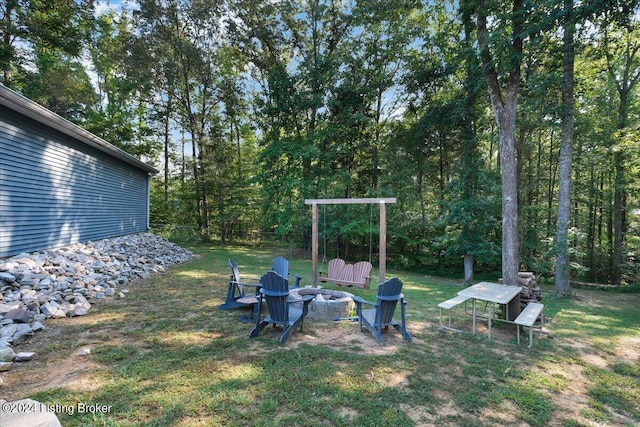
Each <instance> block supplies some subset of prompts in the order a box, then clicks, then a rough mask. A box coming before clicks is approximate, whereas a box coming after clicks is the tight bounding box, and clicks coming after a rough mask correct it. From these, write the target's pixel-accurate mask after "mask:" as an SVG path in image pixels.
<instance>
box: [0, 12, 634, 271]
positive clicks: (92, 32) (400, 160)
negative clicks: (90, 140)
mask: <svg viewBox="0 0 640 427" xmlns="http://www.w3.org/2000/svg"><path fill="white" fill-rule="evenodd" d="M480 15H482V16H484V17H485V18H488V19H485V21H484V23H485V25H486V26H487V28H484V30H485V32H484V33H482V35H484V36H485V37H486V38H484V39H481V40H479V39H478V35H479V34H481V33H480V32H479V31H478V29H479V25H480V22H481V21H480V20H479V19H478V17H479V16H480ZM639 22H640V10H639V7H638V1H637V0H633V1H632V0H628V1H615V0H598V1H591V2H578V3H575V4H574V2H573V1H572V0H565V1H564V2H563V1H557V0H556V1H551V0H538V1H528V0H515V1H500V0H478V1H471V0H459V1H437V0H434V1H429V0H425V1H417V0H387V1H378V0H370V1H355V0H343V1H340V0H307V1H303V0H298V1H294V0H279V1H278V0H273V1H266V0H265V1H251V0H192V1H185V0H138V1H136V2H130V3H128V2H119V1H112V2H110V3H109V2H96V1H92V0H5V1H3V2H2V4H1V5H0V28H1V29H2V48H1V49H0V67H1V71H2V76H1V77H0V78H1V81H2V83H3V84H4V85H6V86H8V87H10V88H12V89H14V90H16V91H18V92H20V93H22V94H23V95H25V96H27V97H28V98H30V99H32V100H34V101H36V102H38V103H40V104H42V105H44V106H45V107H47V108H49V109H50V110H52V111H54V112H56V113H57V114H59V115H61V116H63V117H65V118H67V119H68V120H70V121H72V122H74V123H76V124H78V125H80V126H82V127H84V128H85V129H87V130H89V131H91V132H93V133H94V134H96V135H98V136H100V137H102V138H103V139H105V140H107V141H109V142H111V143H113V144H115V145H117V146H118V147H120V148H122V149H123V150H125V151H127V152H129V153H131V154H133V155H135V156H137V157H139V158H141V159H142V160H145V161H147V162H149V163H151V164H153V165H155V166H156V167H157V168H158V169H159V170H160V173H159V174H158V175H157V176H156V177H154V178H153V181H152V192H151V222H152V224H154V226H158V227H162V228H163V229H164V230H169V231H170V232H174V233H178V232H181V231H182V232H183V231H184V230H192V231H193V233H194V235H196V236H197V238H198V239H203V240H207V239H209V240H211V239H213V240H219V241H222V242H228V241H238V240H246V239H252V238H255V236H259V237H260V238H261V239H265V238H268V239H274V240H277V241H285V242H287V243H288V244H290V245H291V246H292V247H295V248H305V249H308V245H309V236H310V228H311V215H310V211H309V207H308V206H307V205H305V204H304V200H305V199H308V198H343V197H396V198H397V203H396V204H394V205H391V207H390V208H389V209H388V213H387V220H388V233H389V235H388V241H387V255H388V261H387V264H388V265H390V266H394V267H397V268H406V269H411V270H417V271H430V272H448V274H453V275H458V276H459V275H460V274H461V272H462V257H463V256H468V257H472V258H473V259H474V260H475V270H476V272H477V273H490V272H493V273H495V272H496V271H499V270H500V266H501V252H502V239H501V228H502V223H503V222H502V211H501V185H502V184H501V173H502V170H501V158H500V155H499V150H500V145H501V140H500V138H499V129H498V125H497V123H496V118H495V116H494V110H493V108H492V100H491V99H490V97H489V96H488V95H489V92H488V91H487V89H488V87H487V81H488V79H487V78H485V77H486V76H487V70H488V65H487V64H488V63H487V62H484V65H483V59H484V58H485V57H484V56H483V53H485V52H484V51H483V49H482V46H483V43H484V46H488V48H487V51H488V49H491V53H492V55H493V56H492V58H491V63H490V64H491V71H495V75H496V76H497V78H496V80H495V81H496V82H498V83H500V84H507V81H508V80H509V78H511V77H513V76H514V73H509V70H510V67H512V66H513V64H515V63H517V65H518V73H517V75H516V79H517V88H518V90H517V91H516V94H517V116H516V117H517V118H516V122H515V129H514V138H513V142H514V147H513V148H514V159H515V177H514V182H516V183H517V217H518V219H519V221H518V222H517V234H518V236H517V237H518V241H519V246H518V247H517V252H518V254H517V256H518V259H519V261H518V262H519V265H518V267H519V268H520V269H521V270H527V271H534V272H536V273H537V274H538V275H540V276H543V277H544V276H546V277H553V276H554V268H555V266H554V263H555V260H556V250H557V245H556V235H557V229H556V225H557V224H556V223H557V222H558V199H559V196H558V189H559V188H560V185H561V183H562V182H563V180H564V183H565V184H567V185H568V187H567V188H570V189H571V199H570V205H569V209H570V221H569V224H568V227H567V231H568V247H567V253H568V255H569V260H570V263H569V265H570V268H571V277H572V279H575V280H583V281H589V282H598V283H613V284H630V283H638V282H640V263H638V255H639V253H638V251H639V250H640V101H639V99H638V86H637V83H638V80H639V79H640V25H639ZM569 24H570V25H571V26H570V27H569ZM567 28H571V29H572V32H571V33H567ZM566 34H571V35H572V41H571V43H569V44H568V43H567V39H566V37H565V38H564V40H563V36H564V35H566ZM514 41H515V42H514ZM480 42H482V43H480ZM514 46H516V47H517V48H518V49H515V50H514ZM567 46H571V49H572V51H571V52H573V53H574V55H575V56H574V58H573V60H574V64H575V73H574V76H573V77H572V79H573V88H572V90H574V92H573V93H575V98H572V101H571V103H572V104H573V108H572V109H571V110H570V111H569V113H567V110H566V109H564V107H563V105H566V103H564V104H563V100H565V101H566V99H567V98H565V97H564V95H563V93H566V91H565V92H563V90H564V89H563V67H564V70H565V71H566V67H565V65H566V58H567V52H568V51H569V50H568V48H567ZM511 69H512V68H511ZM565 76H566V73H565ZM493 107H494V108H495V105H494V106H493ZM567 116H569V117H570V118H571V120H572V125H571V139H570V141H569V142H570V148H571V151H570V153H571V155H570V156H569V157H568V158H569V161H570V165H571V168H570V169H569V172H570V173H569V176H568V177H564V176H562V174H561V167H560V164H561V152H560V146H561V134H562V126H563V123H567V121H566V120H565V119H566V117H567ZM564 135H565V136H566V135H567V134H566V132H565V134H564ZM565 159H566V156H565ZM320 221H321V224H320V227H321V230H320V232H321V233H322V234H321V236H322V238H323V242H322V243H321V248H323V249H322V250H323V255H326V257H327V258H333V257H336V256H340V257H343V258H346V259H369V258H370V257H372V256H373V257H375V255H376V254H377V248H376V247H375V245H376V242H377V233H378V228H377V224H378V210H377V207H375V206H374V207H371V206H357V205H347V206H328V207H326V210H323V211H321V214H320ZM252 236H254V237H252ZM324 247H326V250H325V249H324Z"/></svg>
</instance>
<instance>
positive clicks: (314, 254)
mask: <svg viewBox="0 0 640 427" xmlns="http://www.w3.org/2000/svg"><path fill="white" fill-rule="evenodd" d="M395 202H396V198H395V197H387V198H361V199H305V201H304V204H305V205H311V222H312V225H311V264H312V266H311V275H312V279H311V280H312V285H313V287H314V288H315V287H317V286H318V205H346V204H363V203H379V204H380V245H379V246H380V248H379V253H378V264H379V266H380V267H379V271H380V276H379V279H380V283H384V281H385V278H386V275H387V271H386V270H387V205H386V203H395Z"/></svg>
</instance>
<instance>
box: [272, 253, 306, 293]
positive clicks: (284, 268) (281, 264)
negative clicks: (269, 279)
mask: <svg viewBox="0 0 640 427" xmlns="http://www.w3.org/2000/svg"><path fill="white" fill-rule="evenodd" d="M271 266H272V267H271V269H272V270H273V271H275V272H276V273H278V274H279V275H281V276H282V277H284V278H285V279H287V280H289V276H293V277H295V279H296V284H295V285H294V286H291V288H292V289H293V288H297V287H299V286H300V280H302V276H298V275H297V274H293V273H291V272H289V260H288V259H286V258H283V257H281V256H278V257H276V258H274V259H273V262H272V263H271Z"/></svg>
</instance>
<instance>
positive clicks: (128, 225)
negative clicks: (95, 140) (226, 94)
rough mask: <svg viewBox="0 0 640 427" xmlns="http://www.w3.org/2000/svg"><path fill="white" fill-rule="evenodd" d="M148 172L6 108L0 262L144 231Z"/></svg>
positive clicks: (0, 123) (1, 115) (0, 141)
mask: <svg viewBox="0 0 640 427" xmlns="http://www.w3.org/2000/svg"><path fill="white" fill-rule="evenodd" d="M148 186H149V172H148V171H144V170H141V169H139V168H136V167H135V166H132V165H131V164H127V163H125V162H123V161H121V160H120V159H117V158H115V157H112V156H110V155H109V154H107V153H105V152H103V151H100V150H97V149H95V148H93V147H91V146H88V145H87V144H84V143H82V142H80V141H79V140H76V139H74V138H72V137H71V136H68V135H66V134H63V133H62V132H59V131H57V130H55V129H52V128H50V127H47V126H46V125H44V124H41V123H40V122H37V121H35V120H33V119H30V118H29V117H27V116H24V115H22V114H19V113H17V112H15V111H12V110H11V109H9V108H7V107H5V106H3V105H0V257H5V256H10V255H15V254H18V253H21V252H31V251H35V250H41V249H47V248H51V247H55V246H62V245H67V244H70V243H76V242H83V241H87V240H96V239H103V238H107V237H113V236H119V235H124V234H130V233H136V232H141V231H145V230H147V228H148V204H149V198H148V197H149V196H148V194H149V187H148Z"/></svg>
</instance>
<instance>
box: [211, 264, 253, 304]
mask: <svg viewBox="0 0 640 427" xmlns="http://www.w3.org/2000/svg"><path fill="white" fill-rule="evenodd" d="M229 266H230V267H231V275H230V276H229V287H228V288H227V298H226V299H225V302H224V303H223V304H222V305H221V306H220V309H222V310H233V309H236V308H240V307H246V306H248V305H251V304H255V303H257V300H255V301H254V300H252V299H251V298H249V297H253V296H255V295H254V294H250V295H246V294H245V292H244V287H245V286H252V287H254V288H255V289H256V292H255V294H257V293H258V292H257V289H258V288H259V287H260V285H259V284H257V283H243V282H242V281H241V280H240V271H239V270H238V265H237V264H236V263H235V262H234V261H232V260H231V259H229Z"/></svg>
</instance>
